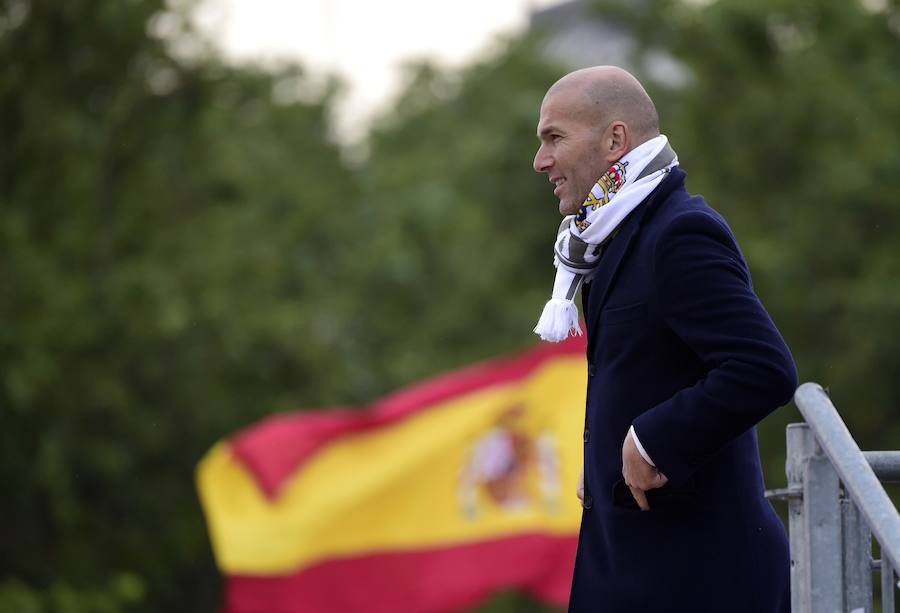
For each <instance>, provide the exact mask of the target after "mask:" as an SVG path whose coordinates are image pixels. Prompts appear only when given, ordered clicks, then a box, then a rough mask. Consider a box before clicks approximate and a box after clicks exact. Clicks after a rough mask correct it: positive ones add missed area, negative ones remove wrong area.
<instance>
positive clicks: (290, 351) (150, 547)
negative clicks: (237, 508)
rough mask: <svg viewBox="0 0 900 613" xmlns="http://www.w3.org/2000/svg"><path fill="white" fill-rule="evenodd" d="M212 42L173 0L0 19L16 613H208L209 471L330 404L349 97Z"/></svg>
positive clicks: (5, 372) (7, 472)
mask: <svg viewBox="0 0 900 613" xmlns="http://www.w3.org/2000/svg"><path fill="white" fill-rule="evenodd" d="M160 30H164V31H176V32H177V31H180V32H181V33H180V34H179V35H178V36H177V37H174V38H170V39H167V40H163V39H161V38H159V37H158V36H157V35H156V32H157V31H160ZM172 41H175V42H178V43H179V44H182V45H185V44H189V43H193V45H194V46H193V49H194V53H193V55H187V54H183V53H182V54H180V55H178V54H175V53H173V50H172V48H171V46H172V44H174V43H173V42H172ZM200 43H202V41H200V40H199V39H198V38H196V36H195V35H193V34H192V33H191V32H190V31H189V29H188V28H187V26H185V25H184V18H183V16H182V15H181V14H180V13H176V12H172V11H171V10H169V9H167V5H166V3H165V2H163V0H154V1H145V2H139V3H137V2H126V3H122V2H118V1H115V0H103V1H97V0H91V1H86V0H75V1H72V2H65V3H46V2H28V1H25V0H11V1H8V2H4V3H2V4H0V58H2V61H0V244H2V254H3V256H2V258H0V286H2V288H3V291H2V293H0V317H2V321H3V322H4V325H3V326H0V372H2V380H0V412H2V420H3V427H2V428H0V458H2V461H0V480H2V483H3V484H4V489H5V491H6V496H5V497H4V500H5V502H4V504H3V505H0V507H2V508H0V523H2V525H3V526H4V531H3V538H2V539H0V560H2V562H0V577H2V578H0V610H3V611H27V610H35V611H54V612H55V611H59V612H66V613H69V612H71V613H76V612H81V611H84V612H97V611H119V610H141V611H185V610H189V611H202V610H214V608H215V606H216V603H217V600H218V594H217V580H216V575H215V573H214V569H213V566H212V563H211V556H210V551H209V544H208V542H207V539H206V536H205V534H206V533H205V529H204V526H203V522H202V518H201V514H200V510H199V505H198V503H197V500H196V496H195V494H194V491H193V484H192V475H193V470H194V466H195V464H196V462H197V460H198V458H199V457H200V456H201V455H202V453H203V452H204V451H205V450H206V449H208V448H209V446H210V445H211V444H212V443H213V442H214V441H215V440H216V439H218V438H220V437H222V436H223V435H224V434H226V433H228V432H231V431H233V430H234V429H236V428H237V427H239V426H241V425H244V424H246V423H247V422H249V421H252V420H253V419H254V418H256V417H259V416H261V415H263V414H266V413H269V412H270V411H272V410H273V409H277V408H288V407H292V406H296V405H297V404H300V403H301V402H302V403H304V404H305V403H310V402H318V401H324V399H328V400H329V402H331V401H332V400H331V396H330V394H329V391H330V389H329V387H328V381H329V380H330V381H336V379H334V377H329V376H328V373H329V364H328V361H327V360H323V359H322V356H324V355H329V354H331V353H333V347H332V343H333V339H332V336H330V335H329V332H328V330H329V329H330V328H333V327H334V326H330V328H329V325H328V324H329V321H330V320H329V317H330V316H329V314H328V307H327V301H326V300H323V297H325V296H326V295H327V293H328V292H331V291H334V289H335V288H336V287H337V284H336V282H335V275H334V274H328V272H327V269H326V263H327V261H328V259H329V257H330V252H331V251H332V250H333V249H332V246H331V245H332V241H331V240H330V238H331V237H332V236H334V235H336V234H337V233H338V231H339V230H340V228H341V225H342V224H341V222H340V219H339V218H338V217H337V216H336V215H335V213H336V212H337V211H339V207H340V205H341V203H343V202H348V201H352V200H353V197H354V178H353V175H352V174H351V172H350V171H349V170H348V169H347V168H346V167H345V165H344V164H343V163H342V161H341V158H340V152H339V150H338V147H337V146H336V145H335V144H334V143H333V142H332V139H331V137H330V136H329V133H328V129H329V121H328V114H329V112H330V105H331V100H332V99H333V96H334V95H335V93H336V90H335V88H334V87H333V86H332V87H328V88H326V89H325V90H324V91H322V92H320V93H318V94H317V93H316V92H315V90H314V89H313V88H312V86H311V83H310V81H309V79H307V78H306V76H305V75H304V73H303V72H302V70H300V69H299V68H297V67H291V66H286V67H284V68H282V69H278V70H272V71H263V70H260V69H257V68H237V67H227V66H224V65H222V64H221V63H220V62H219V61H217V60H216V59H215V58H214V57H212V56H209V55H208V54H206V53H204V52H203V51H202V49H198V44H200ZM298 96H300V97H301V98H302V99H303V100H308V101H307V102H301V101H300V100H299V99H298ZM323 271H325V273H323ZM332 385H334V383H333V384H332ZM332 389H333V388H332Z"/></svg>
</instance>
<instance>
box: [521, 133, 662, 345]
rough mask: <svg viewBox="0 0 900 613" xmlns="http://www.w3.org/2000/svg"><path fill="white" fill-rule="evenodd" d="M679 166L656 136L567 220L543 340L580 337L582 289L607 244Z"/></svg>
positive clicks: (540, 329) (540, 327)
mask: <svg viewBox="0 0 900 613" xmlns="http://www.w3.org/2000/svg"><path fill="white" fill-rule="evenodd" d="M677 165H678V157H677V156H676V155H675V152H674V151H673V150H672V148H671V147H670V146H669V139H667V138H666V137H665V136H663V135H659V136H657V137H656V138H652V139H650V140H648V141H647V142H645V143H642V144H641V145H640V146H638V147H635V148H634V149H632V150H631V151H629V152H628V153H627V154H625V156H624V157H623V158H622V159H621V160H619V161H618V162H616V163H615V164H613V165H612V166H610V167H609V169H608V170H607V171H606V173H605V174H604V175H603V176H602V177H600V178H599V179H598V180H597V182H596V183H595V184H594V186H593V187H592V188H591V192H590V193H589V194H588V197H587V198H586V199H585V200H584V204H583V205H582V206H581V210H580V211H579V212H578V214H577V215H569V216H567V217H566V218H565V219H563V222H562V224H561V225H560V227H559V233H558V235H557V237H556V244H555V245H554V252H555V254H556V255H555V257H554V258H553V264H554V265H555V266H556V281H555V282H554V283H553V297H552V298H551V299H550V301H549V302H547V304H546V305H545V306H544V312H543V313H542V314H541V318H540V320H539V321H538V323H537V325H536V326H535V327H534V331H535V333H536V334H538V335H540V337H541V338H542V339H543V340H545V341H552V342H554V343H558V342H559V341H561V340H563V339H565V338H566V337H568V336H569V333H570V332H572V333H574V334H581V326H580V325H579V323H578V307H577V306H575V302H574V298H575V294H576V292H578V288H579V287H581V284H582V282H584V281H585V280H590V276H591V275H592V274H593V272H594V269H595V268H596V266H597V263H598V262H599V260H600V255H601V253H602V251H603V248H604V246H605V245H606V242H607V241H608V240H609V238H610V236H611V235H612V234H613V233H614V232H615V230H616V228H618V227H619V224H620V223H622V220H623V219H625V217H626V216H627V215H628V214H629V213H630V212H631V211H633V210H634V209H635V208H637V206H638V205H639V204H641V203H642V202H643V201H644V199H645V198H646V197H647V196H649V195H650V193H651V192H652V191H653V190H654V189H656V186H657V185H659V184H660V183H661V182H662V180H663V178H664V177H665V176H666V175H667V174H668V173H669V171H670V170H672V168H674V167H675V166H677Z"/></svg>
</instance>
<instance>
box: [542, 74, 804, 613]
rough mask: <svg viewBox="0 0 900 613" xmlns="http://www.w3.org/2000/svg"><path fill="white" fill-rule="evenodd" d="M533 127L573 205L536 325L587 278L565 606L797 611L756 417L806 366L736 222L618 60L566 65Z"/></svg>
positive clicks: (556, 317)
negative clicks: (700, 181) (573, 549)
mask: <svg viewBox="0 0 900 613" xmlns="http://www.w3.org/2000/svg"><path fill="white" fill-rule="evenodd" d="M538 137H539V139H540V147H539V149H538V151H537V154H536V156H535V158H534V168H535V170H536V171H538V172H541V173H546V174H547V175H548V178H549V179H550V181H551V182H552V183H553V185H554V192H553V193H554V195H555V196H556V197H557V198H558V199H559V210H560V213H562V214H563V215H565V216H567V217H566V219H565V220H564V222H563V226H562V227H561V228H560V233H559V235H558V236H557V241H556V244H555V249H556V256H557V261H558V262H559V266H558V269H557V277H556V282H555V284H554V293H553V299H552V300H551V301H550V302H548V304H547V307H545V312H544V314H543V315H542V317H541V321H540V322H539V324H538V328H536V331H538V332H539V333H540V334H541V335H542V336H543V337H544V338H545V339H548V340H561V337H564V336H565V335H566V334H567V333H568V332H569V330H570V329H572V328H574V327H577V325H578V324H577V312H576V315H575V317H576V319H575V320H574V322H573V321H572V319H571V318H572V312H573V310H574V305H571V301H572V300H573V299H574V294H575V293H576V292H577V290H578V289H579V288H580V289H581V301H582V307H583V311H584V314H585V323H586V326H587V338H588V348H587V359H588V388H587V403H586V414H585V430H584V472H583V476H582V483H580V484H579V487H578V495H579V498H580V499H581V500H582V506H583V508H584V511H583V516H582V523H581V530H580V534H579V540H578V553H577V556H576V562H575V570H574V577H573V581H572V591H571V598H570V604H569V610H570V611H591V612H594V611H597V612H601V613H641V612H645V611H646V612H650V611H660V612H663V611H664V612H668V613H680V612H684V613H688V612H690V613H702V612H709V613H775V612H778V613H788V612H789V610H790V597H789V565H790V556H789V552H788V545H787V539H786V535H785V531H784V527H783V526H782V524H781V522H780V520H779V519H778V517H777V516H776V514H775V513H774V511H773V510H772V507H771V506H770V505H769V503H768V501H766V499H765V496H764V489H763V482H762V472H761V470H760V462H759V452H758V448H757V441H756V430H755V424H756V423H758V422H759V421H760V420H761V419H763V418H764V417H765V416H766V415H768V414H769V413H770V412H772V411H773V410H775V409H776V408H777V407H779V406H782V405H784V404H786V403H787V402H788V401H789V400H790V398H791V395H792V394H793V392H794V389H795V387H796V384H797V380H796V371H795V368H794V363H793V360H792V358H791V355H790V352H789V350H788V348H787V346H786V344H785V342H784V340H783V339H782V337H781V335H780V334H779V332H778V330H777V329H776V327H775V325H774V323H773V322H772V320H771V318H770V317H769V315H768V314H767V313H766V310H765V309H764V308H763V305H762V304H761V303H760V301H759V299H758V297H757V296H756V294H755V293H754V290H753V286H752V283H751V279H750V273H749V271H748V268H747V265H746V263H745V262H744V257H743V255H742V253H741V251H740V249H739V248H738V245H737V242H736V240H735V238H734V235H733V234H732V232H731V230H730V229H729V227H728V225H727V224H726V223H725V220H724V219H723V218H722V217H721V216H720V215H719V214H718V213H717V212H716V211H714V210H713V209H712V208H710V207H709V205H707V203H706V202H705V201H704V200H703V198H702V197H700V196H692V195H690V194H689V193H688V192H687V191H686V189H685V177H686V174H685V172H684V171H683V170H682V169H681V168H680V166H679V165H678V159H677V156H676V155H675V152H674V150H673V149H672V147H671V145H670V144H669V143H668V141H667V139H666V137H665V136H663V135H661V134H660V131H659V120H658V116H657V112H656V108H655V107H654V105H653V102H652V101H651V99H650V97H649V96H648V95H647V93H646V91H644V88H643V87H642V86H641V84H640V83H639V82H638V81H637V80H636V79H635V78H634V77H633V76H632V75H630V74H629V73H627V72H625V71H624V70H621V69H619V68H615V67H610V66H600V67H595V68H588V69H585V70H579V71H576V72H573V73H571V74H568V75H566V76H565V77H563V78H562V79H560V80H559V81H558V82H557V83H555V84H554V85H553V86H552V87H551V88H550V90H549V91H548V92H547V95H546V96H545V98H544V101H543V104H542V105H541V111H540V120H539V123H538ZM566 317H568V318H569V319H566ZM560 331H562V332H560Z"/></svg>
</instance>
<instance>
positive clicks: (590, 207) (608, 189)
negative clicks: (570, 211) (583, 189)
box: [575, 162, 628, 232]
mask: <svg viewBox="0 0 900 613" xmlns="http://www.w3.org/2000/svg"><path fill="white" fill-rule="evenodd" d="M626 166H628V162H616V163H615V164H613V165H612V166H610V167H609V169H608V170H607V171H606V172H605V173H604V174H603V176H602V177H600V178H599V179H597V183H596V184H595V185H594V187H592V188H591V191H590V193H588V195H587V198H585V200H584V204H582V205H581V209H580V210H579V211H578V215H577V216H576V217H575V226H576V227H577V228H578V230H579V231H581V232H584V231H585V230H587V228H588V226H590V225H591V222H589V221H588V220H587V216H588V215H590V214H591V213H592V212H593V211H596V210H597V209H598V208H600V207H601V206H603V205H604V204H606V203H608V202H609V199H610V198H612V197H613V196H614V195H615V193H616V192H618V191H619V190H620V189H622V186H623V185H625V167H626ZM595 192H597V193H595Z"/></svg>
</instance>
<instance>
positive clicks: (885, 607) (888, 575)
mask: <svg viewBox="0 0 900 613" xmlns="http://www.w3.org/2000/svg"><path fill="white" fill-rule="evenodd" d="M881 613H894V567H893V566H892V565H891V561H890V560H888V559H887V557H885V555H884V548H883V547H882V549H881Z"/></svg>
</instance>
